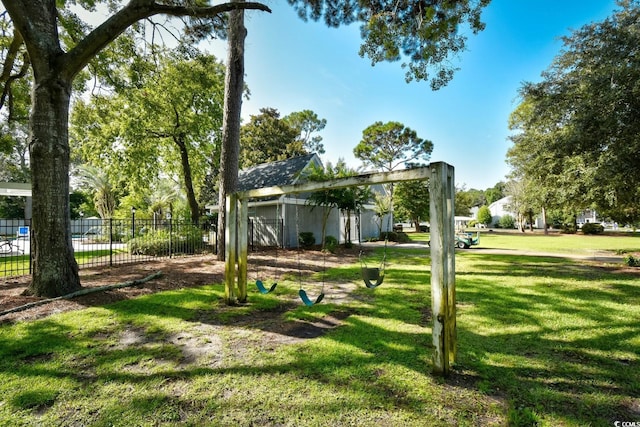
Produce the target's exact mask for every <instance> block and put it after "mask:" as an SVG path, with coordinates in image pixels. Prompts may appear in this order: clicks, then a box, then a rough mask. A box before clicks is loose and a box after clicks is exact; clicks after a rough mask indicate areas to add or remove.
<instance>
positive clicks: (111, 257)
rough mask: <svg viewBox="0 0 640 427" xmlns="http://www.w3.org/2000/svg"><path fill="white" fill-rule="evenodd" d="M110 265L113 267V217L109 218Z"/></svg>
mask: <svg viewBox="0 0 640 427" xmlns="http://www.w3.org/2000/svg"><path fill="white" fill-rule="evenodd" d="M109 267H113V218H109Z"/></svg>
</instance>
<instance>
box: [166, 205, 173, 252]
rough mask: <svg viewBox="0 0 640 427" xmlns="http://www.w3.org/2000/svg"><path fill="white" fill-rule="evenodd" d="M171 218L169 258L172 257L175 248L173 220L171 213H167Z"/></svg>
mask: <svg viewBox="0 0 640 427" xmlns="http://www.w3.org/2000/svg"><path fill="white" fill-rule="evenodd" d="M167 217H168V218H169V258H172V250H173V222H172V221H171V214H170V213H169V214H167Z"/></svg>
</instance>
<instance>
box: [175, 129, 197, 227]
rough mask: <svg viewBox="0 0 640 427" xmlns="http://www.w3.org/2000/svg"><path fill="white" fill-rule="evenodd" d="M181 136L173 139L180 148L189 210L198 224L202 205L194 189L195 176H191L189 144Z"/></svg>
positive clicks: (192, 219)
mask: <svg viewBox="0 0 640 427" xmlns="http://www.w3.org/2000/svg"><path fill="white" fill-rule="evenodd" d="M181 138H182V137H175V138H174V139H173V140H174V142H175V143H176V145H177V146H178V148H179V150H180V161H181V163H182V177H183V178H184V188H185V190H186V192H187V202H188V204H189V210H190V211H191V222H192V223H193V224H195V225H197V224H198V222H199V220H200V205H198V200H196V193H195V191H194V190H193V178H192V176H191V164H190V163H189V152H188V151H187V145H186V144H185V142H184V141H183V140H182V139H181Z"/></svg>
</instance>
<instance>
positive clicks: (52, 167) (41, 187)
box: [29, 78, 81, 297]
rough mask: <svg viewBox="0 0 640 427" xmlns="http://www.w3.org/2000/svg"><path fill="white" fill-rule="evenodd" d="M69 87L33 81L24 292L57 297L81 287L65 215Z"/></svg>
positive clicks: (67, 169) (67, 197)
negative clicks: (28, 265) (29, 266)
mask: <svg viewBox="0 0 640 427" xmlns="http://www.w3.org/2000/svg"><path fill="white" fill-rule="evenodd" d="M70 96H71V84H70V83H69V82H65V81H62V80H60V79H55V78H50V79H47V80H45V81H40V82H36V83H35V85H34V91H33V95H32V97H33V100H32V101H33V105H32V113H31V135H30V141H29V155H30V156H31V159H30V160H31V163H30V164H31V179H32V188H33V218H32V221H31V225H32V230H31V233H32V236H31V254H32V257H33V275H32V282H31V284H30V286H29V291H30V292H31V293H32V294H34V295H37V296H47V297H57V296H60V295H66V294H69V293H71V292H75V291H77V290H78V289H80V288H81V286H80V277H79V275H78V264H77V263H76V260H75V258H74V255H73V245H72V243H71V231H70V230H71V220H70V216H69V159H70V156H69V121H68V119H69V117H68V115H69V100H70Z"/></svg>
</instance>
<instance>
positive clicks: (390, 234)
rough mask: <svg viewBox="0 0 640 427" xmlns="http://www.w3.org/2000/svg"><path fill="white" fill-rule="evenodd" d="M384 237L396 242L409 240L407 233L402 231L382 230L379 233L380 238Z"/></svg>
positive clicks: (383, 238)
mask: <svg viewBox="0 0 640 427" xmlns="http://www.w3.org/2000/svg"><path fill="white" fill-rule="evenodd" d="M385 239H388V240H389V241H390V242H398V243H409V242H410V241H411V239H410V238H409V236H408V235H407V233H403V232H402V231H383V232H382V233H380V240H385Z"/></svg>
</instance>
